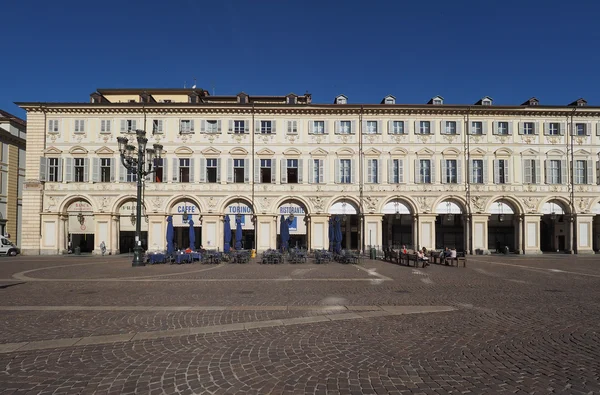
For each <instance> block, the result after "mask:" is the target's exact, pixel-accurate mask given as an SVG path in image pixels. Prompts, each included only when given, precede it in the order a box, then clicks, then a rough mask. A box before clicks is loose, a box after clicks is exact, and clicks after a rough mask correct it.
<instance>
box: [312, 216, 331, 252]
mask: <svg viewBox="0 0 600 395" xmlns="http://www.w3.org/2000/svg"><path fill="white" fill-rule="evenodd" d="M309 226H310V242H309V244H310V248H312V249H315V250H327V249H329V215H328V214H311V215H310V224H309Z"/></svg>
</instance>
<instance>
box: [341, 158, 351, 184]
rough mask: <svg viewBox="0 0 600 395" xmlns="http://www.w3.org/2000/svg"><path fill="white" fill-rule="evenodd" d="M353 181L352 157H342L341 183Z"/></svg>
mask: <svg viewBox="0 0 600 395" xmlns="http://www.w3.org/2000/svg"><path fill="white" fill-rule="evenodd" d="M351 182H352V162H351V160H350V159H340V183H341V184H350V183H351Z"/></svg>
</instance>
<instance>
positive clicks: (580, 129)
mask: <svg viewBox="0 0 600 395" xmlns="http://www.w3.org/2000/svg"><path fill="white" fill-rule="evenodd" d="M585 135H586V131H585V123H576V124H575V136H585Z"/></svg>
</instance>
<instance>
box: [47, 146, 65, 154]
mask: <svg viewBox="0 0 600 395" xmlns="http://www.w3.org/2000/svg"><path fill="white" fill-rule="evenodd" d="M44 153H45V154H48V155H60V154H62V151H61V150H59V149H58V148H56V147H48V148H46V149H45V150H44Z"/></svg>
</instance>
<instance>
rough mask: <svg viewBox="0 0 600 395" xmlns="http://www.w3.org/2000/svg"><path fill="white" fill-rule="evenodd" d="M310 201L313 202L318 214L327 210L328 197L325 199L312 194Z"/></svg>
mask: <svg viewBox="0 0 600 395" xmlns="http://www.w3.org/2000/svg"><path fill="white" fill-rule="evenodd" d="M309 200H310V202H311V203H312V205H313V207H314V209H315V211H316V212H317V214H320V213H322V212H323V211H325V203H326V199H323V198H322V197H320V196H312V197H310V198H309Z"/></svg>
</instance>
